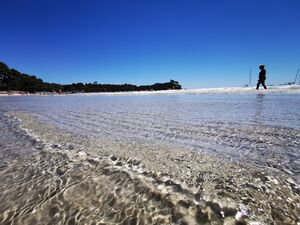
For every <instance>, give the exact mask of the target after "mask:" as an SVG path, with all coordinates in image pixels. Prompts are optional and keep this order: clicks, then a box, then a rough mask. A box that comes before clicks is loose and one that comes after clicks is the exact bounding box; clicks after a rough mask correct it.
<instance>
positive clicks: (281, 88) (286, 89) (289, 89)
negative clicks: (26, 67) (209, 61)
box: [0, 85, 300, 96]
mask: <svg viewBox="0 0 300 225" xmlns="http://www.w3.org/2000/svg"><path fill="white" fill-rule="evenodd" d="M255 93H291V94H292V93H299V94H300V85H278V86H268V89H267V90H264V89H263V88H260V89H259V90H255V87H221V88H199V89H181V90H157V91H122V92H60V93H58V92H36V93H28V92H24V91H10V92H7V91H0V96H51V95H54V96H61V95H88V96H89V95H172V94H255Z"/></svg>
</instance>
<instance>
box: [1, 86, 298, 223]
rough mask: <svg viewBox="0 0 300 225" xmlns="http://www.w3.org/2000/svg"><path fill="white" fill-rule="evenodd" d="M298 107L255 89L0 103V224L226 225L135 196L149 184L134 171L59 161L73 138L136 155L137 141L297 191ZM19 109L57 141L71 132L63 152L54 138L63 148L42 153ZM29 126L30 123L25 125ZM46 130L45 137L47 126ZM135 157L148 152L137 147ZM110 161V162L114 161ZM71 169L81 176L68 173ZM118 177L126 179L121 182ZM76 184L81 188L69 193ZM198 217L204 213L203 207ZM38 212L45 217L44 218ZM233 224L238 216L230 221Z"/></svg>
mask: <svg viewBox="0 0 300 225" xmlns="http://www.w3.org/2000/svg"><path fill="white" fill-rule="evenodd" d="M299 100H300V94H297V93H293V94H284V93H261V92H260V93H257V94H253V93H250V94H249V93H248V94H247V93H246V94H242V93H238V94H230V93H227V94H164V95H127V94H123V95H122V94H121V95H63V96H59V95H57V96H54V95H53V96H8V97H0V115H1V119H0V123H1V131H0V155H1V158H0V160H1V164H0V165H1V167H0V170H1V203H0V214H1V216H0V220H1V219H2V223H4V224H11V223H17V224H18V223H19V224H22V223H25V222H26V223H35V222H40V223H45V221H46V222H49V221H51V220H53V218H56V219H57V220H56V222H55V223H62V224H64V223H68V222H69V223H80V221H81V222H82V221H85V223H92V222H95V223H96V222H101V221H102V223H103V224H114V223H124V224H125V223H127V224H138V223H140V224H143V223H145V224H151V223H152V224H164V223H166V224H170V223H178V224H181V223H191V224H192V223H200V224H201V223H203V224H206V223H209V222H213V221H215V223H216V224H222V223H225V222H224V221H225V217H226V216H225V217H224V216H223V217H222V215H220V218H202V219H199V218H198V217H199V215H198V217H197V216H194V217H195V218H198V219H195V221H196V222H195V221H193V222H192V221H191V220H190V219H189V218H187V217H185V216H183V215H181V214H182V212H180V213H179V211H178V212H177V211H176V210H175V208H172V207H173V206H170V204H171V203H170V202H168V201H166V199H163V198H162V197H157V198H159V199H160V200H161V201H158V200H157V199H155V196H154V197H153V196H147V195H146V194H145V192H147V191H146V189H145V187H143V188H141V190H140V192H139V191H137V189H138V188H137V187H139V186H142V184H141V183H143V182H145V179H144V181H143V182H142V181H133V180H131V179H132V177H131V175H130V174H128V173H124V171H119V170H118V171H115V169H114V168H112V167H111V166H112V165H109V164H105V163H106V162H105V163H104V162H103V165H102V166H100V169H99V168H98V169H97V171H94V170H93V171H90V170H89V169H86V168H85V166H84V165H83V164H82V161H80V160H79V161H76V160H70V156H67V155H64V151H69V150H70V149H71V150H72V148H73V145H72V142H73V141H72V138H74V142H76V141H75V139H78V140H79V139H80V140H105V141H106V142H108V143H116V142H117V143H124V145H126V143H127V144H128V143H135V148H138V147H136V145H138V143H151V144H153V146H156V144H162V145H164V146H170V151H172V147H176V148H180V149H181V150H182V151H183V152H184V151H186V152H196V153H197V154H198V153H199V154H203V155H208V156H211V157H215V158H216V159H218V160H221V161H222V162H224V164H226V163H237V164H241V165H247V166H248V167H249V168H254V169H255V170H258V171H264V173H267V174H269V175H270V176H275V177H276V176H279V177H280V176H284V177H285V178H286V179H288V178H291V180H289V182H290V183H289V184H291V183H292V185H293V187H294V188H295V187H298V186H297V185H298V184H297V183H299V177H300V153H299V149H300V104H299V102H300V101H299ZM16 112H17V113H21V115H22V114H24V115H30V116H32V118H34V119H33V122H34V121H35V120H36V121H38V122H39V123H41V124H47V125H49V126H51V127H54V131H55V132H56V133H57V134H58V135H59V134H60V133H61V134H65V133H66V134H69V135H72V138H69V139H68V143H67V144H66V145H63V146H62V145H61V143H60V144H55V141H54V140H53V143H51V145H50V153H51V151H53V152H55V151H56V149H60V151H59V152H55V154H56V155H55V156H53V155H48V154H49V151H48V153H45V152H43V149H44V148H46V147H47V143H46V142H45V141H44V140H42V138H41V137H38V138H37V136H35V134H34V130H35V127H34V126H32V127H31V129H21V128H22V121H20V120H16V119H17V118H18V116H14V114H13V113H16ZM11 114H13V116H11ZM21 117H22V116H21ZM19 119H20V118H19ZM21 120H22V119H21ZM28 123H30V120H28V121H27V125H28ZM28 126H30V125H28ZM36 129H38V126H36ZM40 132H41V131H40ZM43 132H44V133H47V132H48V131H47V129H45V130H44V131H43ZM43 135H44V134H42V135H40V136H43ZM45 135H46V134H45ZM48 136H49V135H48ZM91 142H93V141H91ZM149 145H150V144H149ZM157 146H159V145H157ZM171 146H172V147H171ZM124 148H127V149H128V148H129V150H128V151H130V147H128V146H127V147H124ZM156 150H157V151H159V149H156ZM139 151H148V150H147V149H145V148H141V149H139ZM78 152H79V158H80V157H81V158H82V157H83V156H85V154H86V152H84V151H81V152H80V151H78ZM80 154H81V155H80ZM94 156H95V155H94ZM94 156H93V157H94ZM117 157H118V156H117ZM83 158H84V157H83ZM111 158H112V161H114V160H115V158H113V157H111ZM84 159H85V160H87V158H84ZM90 160H91V159H90ZM99 160H100V161H101V157H100V159H98V161H97V160H95V162H94V163H95V165H96V164H97V163H99ZM92 164H93V163H92ZM59 165H60V166H59ZM70 165H72V166H70ZM62 168H63V169H62ZM76 168H77V169H78V171H77V172H74V171H76ZM47 171H48V172H47ZM67 171H73V172H70V173H71V174H72V173H75V174H77V176H78V177H77V178H76V176H75V175H74V176H73V175H69V178H68V177H67V176H66V177H65V174H67ZM87 171H88V172H87ZM105 174H106V175H107V174H109V175H108V176H106V175H105ZM89 175H90V176H91V177H92V179H91V180H86V181H85V182H83V183H82V184H81V185H82V186H76V185H75V183H76V182H79V180H84V179H86V178H85V177H86V176H89ZM132 176H133V175H132ZM68 179H69V180H68ZM114 179H115V180H114ZM34 180H35V181H34ZM116 180H121V181H122V182H121V183H118V182H117V181H116ZM116 183H117V185H116ZM150 183H151V185H153V186H154V187H153V188H156V187H158V186H159V185H160V182H158V181H155V182H154V183H153V182H150ZM15 184H17V185H18V187H16V186H14V185H15ZM44 185H46V186H47V187H45V186H44ZM124 185H125V186H126V188H127V189H128V190H125V191H123V192H122V191H120V193H121V194H120V196H119V198H120V199H122V201H121V202H123V203H122V204H124V205H122V204H121V205H122V206H121V205H120V206H119V207H117V206H116V205H114V204H115V202H118V200H116V199H115V198H116V195H117V194H116V193H117V192H118V190H119V189H122V187H123V188H124V189H126V188H125V187H124ZM132 185H133V186H132ZM149 185H150V184H149ZM151 185H150V186H151ZM164 185H167V184H166V183H164ZM113 186H114V187H113ZM72 187H74V189H76V188H77V189H78V190H75V191H74V190H72ZM112 188H114V190H112ZM147 188H149V186H147ZM83 189H84V190H83ZM97 189H99V190H101V191H100V192H101V193H97V192H95V196H93V197H91V196H90V194H91V192H93V191H94V190H97ZM87 190H88V191H87ZM147 190H148V189H147ZM295 190H298V189H297V188H296V189H295ZM148 191H149V190H148ZM156 191H158V190H156ZM4 192H5V193H4ZM6 192H7V193H6ZM80 192H81V193H82V196H80V194H79V193H80ZM158 192H159V191H158ZM74 193H76V194H74ZM295 193H296V192H295ZM295 193H293V194H295ZM296 194H297V193H296ZM298 194H299V193H298ZM24 195H28V196H24ZM60 195H61V196H60ZM72 195H75V196H74V198H75V199H76V201H72V203H70V201H69V200H68V199H69V198H72ZM77 195H78V196H77ZM96 195H97V196H96ZM296 196H298V195H296ZM143 198H144V200H143ZM66 199H67V200H66ZM298 200H299V199H298ZM93 201H94V202H93ZM165 201H166V202H165ZM254 201H259V200H258V199H254ZM132 202H134V203H135V204H136V208H135V207H133V208H131V207H130V204H131V203H132ZM298 203H299V202H298ZM76 204H77V205H76ZM168 204H169V205H168ZM204 204H206V205H207V204H208V203H207V202H206V203H204ZM208 205H209V204H208ZM18 206H19V208H18ZM112 206H113V207H112ZM174 207H175V206H174ZM14 208H16V209H14ZM138 208H140V209H138ZM164 208H165V211H164ZM204 208H205V207H204ZM211 208H213V209H214V207H211ZM240 208H241V207H240ZM240 208H239V207H237V209H236V211H235V212H234V214H236V215H235V217H236V216H237V214H238V213H240V211H241V209H240ZM130 210H131V211H130ZM35 211H38V214H35ZM112 211H113V212H115V213H112ZM129 211H130V212H129ZM196 211H197V210H196ZM110 212H111V213H112V214H111V216H110V214H109V213H110ZM201 212H202V213H203V212H204V210H203V209H201ZM101 213H102V214H101ZM176 213H177V214H178V215H177V214H176ZM141 214H142V215H141ZM196 214H197V213H196ZM266 214H268V213H266ZM277 214H280V213H277ZM41 215H43V219H41V218H40V217H41ZM44 215H47V216H46V217H45V216H44ZM61 215H64V216H61ZM176 215H177V217H178V218H177V217H176ZM81 216H84V217H85V219H84V220H83V219H82V218H81ZM230 216H232V215H229V217H230ZM269 216H270V218H273V220H274V221H276V220H278V221H282V220H281V219H280V218H279V219H278V218H277V217H280V216H277V217H276V216H275V217H274V216H273V217H272V216H271V213H270V215H269ZM282 216H283V217H285V216H286V217H287V218H290V217H291V218H292V219H291V218H290V219H291V221H293V222H295V221H297V219H295V218H296V217H295V216H294V217H293V215H282ZM192 217H193V216H192ZM229 217H228V218H229ZM267 217H268V215H266V220H265V221H268V219H269V218H267ZM47 218H48V219H47ZM230 218H231V217H230ZM232 218H234V215H233V217H232ZM234 220H237V218H235V219H232V221H234ZM254 220H255V218H254ZM256 220H257V221H259V219H256ZM24 221H25V222H24ZM41 221H43V222H41ZM53 221H55V220H53ZM70 221H71V222H70ZM201 221H202V222H201ZM203 221H204V222H203ZM205 221H206V222H205ZM227 221H229V220H227ZM270 221H271V220H270ZM278 221H277V222H278ZM298 221H299V218H298ZM260 222H261V223H262V221H260ZM53 223H54V222H53ZM245 223H246V222H245ZM278 224H280V222H278Z"/></svg>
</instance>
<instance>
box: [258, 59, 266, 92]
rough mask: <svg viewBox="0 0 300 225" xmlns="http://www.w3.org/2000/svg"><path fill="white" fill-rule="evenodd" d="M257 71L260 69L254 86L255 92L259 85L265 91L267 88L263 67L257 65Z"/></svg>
mask: <svg viewBox="0 0 300 225" xmlns="http://www.w3.org/2000/svg"><path fill="white" fill-rule="evenodd" d="M259 69H260V72H259V76H258V82H257V85H256V90H258V88H259V85H262V86H263V87H264V89H267V86H266V84H265V81H266V73H267V72H266V70H265V65H263V64H261V65H259Z"/></svg>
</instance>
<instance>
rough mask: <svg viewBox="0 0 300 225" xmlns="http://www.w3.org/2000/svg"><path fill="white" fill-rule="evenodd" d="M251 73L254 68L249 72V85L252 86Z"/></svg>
mask: <svg viewBox="0 0 300 225" xmlns="http://www.w3.org/2000/svg"><path fill="white" fill-rule="evenodd" d="M251 73H252V70H251V69H250V74H249V87H251Z"/></svg>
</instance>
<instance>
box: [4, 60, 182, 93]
mask: <svg viewBox="0 0 300 225" xmlns="http://www.w3.org/2000/svg"><path fill="white" fill-rule="evenodd" d="M170 89H181V85H180V84H179V83H178V82H177V81H174V80H170V82H166V83H155V84H153V85H141V86H137V85H132V84H98V83H97V82H96V81H95V82H93V83H85V84H84V83H76V84H75V83H73V84H66V85H64V84H56V83H47V82H44V81H43V80H42V79H39V78H37V77H36V76H31V75H28V74H25V73H21V72H19V71H17V70H15V69H10V68H9V67H8V66H7V65H6V64H5V63H3V62H0V91H24V92H29V93H36V92H65V93H76V92H117V91H152V90H154V91H157V90H170Z"/></svg>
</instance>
